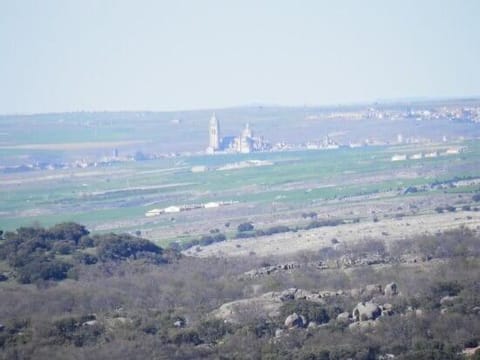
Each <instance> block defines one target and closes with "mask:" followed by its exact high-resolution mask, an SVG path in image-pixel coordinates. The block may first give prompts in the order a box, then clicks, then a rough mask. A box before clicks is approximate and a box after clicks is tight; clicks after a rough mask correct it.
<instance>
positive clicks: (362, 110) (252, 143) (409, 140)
mask: <svg viewBox="0 0 480 360" xmlns="http://www.w3.org/2000/svg"><path fill="white" fill-rule="evenodd" d="M471 104H473V105H469V106H465V105H464V104H463V103H462V102H459V103H456V102H455V101H453V100H452V101H449V102H445V103H442V102H439V103H438V104H434V105H433V106H425V107H421V106H419V105H415V106H411V107H409V106H407V105H401V104H400V105H395V106H391V107H389V106H386V105H383V106H377V107H374V106H366V107H357V108H348V107H346V108H338V109H335V110H325V109H321V108H312V109H310V108H305V109H304V111H303V114H302V119H301V121H303V122H304V123H306V124H307V126H308V124H309V123H311V124H314V123H316V122H318V121H324V122H325V121H327V122H328V123H335V122H344V124H345V122H352V124H353V123H358V122H361V121H369V123H370V124H371V122H372V121H374V122H376V121H378V123H379V124H381V123H382V122H385V121H390V122H402V121H410V122H411V121H413V122H415V123H417V124H431V126H432V129H433V128H434V127H435V123H434V122H435V121H448V122H449V123H451V124H456V123H457V124H460V123H463V124H466V123H469V124H479V123H480V103H479V102H478V101H473V102H471ZM223 112H225V111H223ZM226 113H227V114H226V115H225V118H224V119H225V120H230V119H228V112H226ZM299 114H300V112H299ZM256 120H257V119H256V118H255V116H252V118H251V119H250V121H247V122H245V123H244V127H243V129H241V130H239V131H238V133H237V134H228V133H225V132H224V131H223V129H222V121H223V119H222V117H221V116H219V115H218V114H217V113H216V112H213V113H212V114H211V117H210V119H209V120H208V119H205V121H204V124H205V127H204V129H205V132H204V134H205V137H204V139H205V145H206V146H205V148H204V149H203V150H202V149H198V151H170V152H154V151H148V150H147V151H146V150H144V149H141V148H138V149H137V150H133V151H132V148H131V147H130V148H129V149H121V148H113V149H111V150H110V155H101V156H98V155H92V154H89V155H85V156H81V155H78V154H77V155H76V158H74V159H69V161H62V162H58V161H54V162H52V161H49V160H48V159H46V160H45V161H43V160H40V161H38V160H37V161H32V162H29V161H25V162H22V163H17V164H8V165H4V164H2V165H0V172H3V173H13V172H24V171H31V170H54V169H69V168H89V167H103V166H110V165H112V164H114V163H118V162H128V161H145V160H153V159H159V158H171V157H177V156H190V155H202V154H211V155H213V154H222V153H223V154H236V153H238V154H249V153H254V152H279V151H299V150H332V149H338V148H358V147H364V146H387V145H402V144H429V143H447V142H452V141H462V140H464V139H468V138H472V137H478V134H477V136H475V135H471V134H469V133H468V132H464V133H463V134H460V135H458V134H457V135H451V134H449V133H448V131H446V132H445V134H443V135H442V136H441V138H438V136H437V137H431V136H429V135H428V132H427V133H423V134H420V135H418V134H416V135H411V134H410V135H406V134H403V133H401V132H399V133H396V134H391V135H389V137H388V136H378V135H377V134H376V133H375V131H373V130H375V129H372V131H370V132H367V136H365V137H364V138H363V139H360V140H359V139H348V137H346V138H345V137H344V139H341V140H339V139H338V133H341V132H337V133H335V132H332V133H331V134H327V135H323V136H318V135H317V136H316V134H315V132H312V133H311V139H310V140H306V141H302V142H299V143H296V142H291V141H289V139H288V138H287V137H285V139H284V140H281V141H275V142H273V141H272V140H271V139H269V138H267V137H264V136H263V134H262V135H257V134H256V131H255V125H254V124H255V121H256ZM88 123H89V124H90V123H91V120H89V121H88ZM170 123H171V124H173V125H175V126H177V127H178V126H183V124H182V120H181V119H179V118H176V117H175V118H173V119H172V120H171V121H170ZM231 123H232V121H230V124H231ZM343 126H345V125H343ZM429 126H430V125H429ZM230 128H231V125H230ZM95 131H96V130H95ZM368 134H370V135H368ZM293 138H295V137H293ZM5 148H8V147H5ZM460 151H462V150H461V149H460V148H449V149H447V150H445V151H444V154H447V155H448V154H452V153H456V152H460ZM437 155H441V153H437V152H435V151H433V152H430V153H425V154H423V153H419V154H413V155H409V154H402V153H399V154H395V155H394V156H393V157H392V161H402V160H407V159H412V160H415V159H419V158H423V157H425V158H429V157H435V156H437Z"/></svg>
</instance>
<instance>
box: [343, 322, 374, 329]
mask: <svg viewBox="0 0 480 360" xmlns="http://www.w3.org/2000/svg"><path fill="white" fill-rule="evenodd" d="M375 325H376V322H375V321H374V320H366V321H357V322H354V323H351V324H350V325H348V328H349V329H350V330H367V329H371V328H373V327H374V326H375Z"/></svg>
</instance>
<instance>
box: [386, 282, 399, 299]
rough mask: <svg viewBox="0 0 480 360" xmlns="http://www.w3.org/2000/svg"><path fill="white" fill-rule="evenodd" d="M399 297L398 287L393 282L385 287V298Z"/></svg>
mask: <svg viewBox="0 0 480 360" xmlns="http://www.w3.org/2000/svg"><path fill="white" fill-rule="evenodd" d="M396 295H398V286H397V284H396V283H394V282H391V283H389V284H387V285H385V296H396Z"/></svg>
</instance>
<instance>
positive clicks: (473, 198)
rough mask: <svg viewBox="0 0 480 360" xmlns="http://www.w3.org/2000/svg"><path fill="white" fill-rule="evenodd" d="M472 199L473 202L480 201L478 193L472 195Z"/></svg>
mask: <svg viewBox="0 0 480 360" xmlns="http://www.w3.org/2000/svg"><path fill="white" fill-rule="evenodd" d="M472 200H473V201H475V202H479V201H480V193H479V194H475V195H473V196H472Z"/></svg>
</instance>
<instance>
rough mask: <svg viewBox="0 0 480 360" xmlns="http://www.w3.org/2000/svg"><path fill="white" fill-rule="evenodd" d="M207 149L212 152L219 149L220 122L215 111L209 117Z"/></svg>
mask: <svg viewBox="0 0 480 360" xmlns="http://www.w3.org/2000/svg"><path fill="white" fill-rule="evenodd" d="M209 136H210V138H209V144H208V151H210V152H214V151H217V150H220V124H219V122H218V119H217V117H216V116H215V113H213V115H212V117H211V119H210V127H209Z"/></svg>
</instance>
